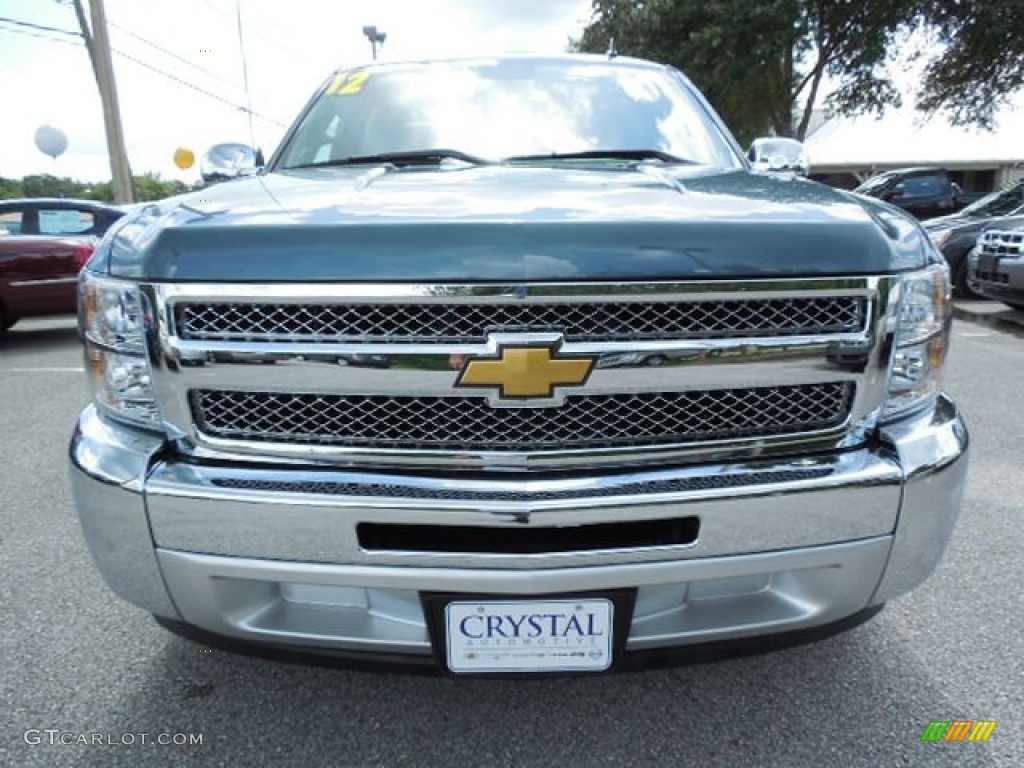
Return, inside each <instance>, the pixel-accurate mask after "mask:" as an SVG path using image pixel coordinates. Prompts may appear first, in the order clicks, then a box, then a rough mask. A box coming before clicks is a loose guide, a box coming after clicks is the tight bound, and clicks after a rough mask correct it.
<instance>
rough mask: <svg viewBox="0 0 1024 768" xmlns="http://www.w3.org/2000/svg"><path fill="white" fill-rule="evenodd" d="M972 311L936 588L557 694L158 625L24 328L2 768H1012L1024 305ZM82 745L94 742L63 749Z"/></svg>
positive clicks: (9, 492) (2, 516) (47, 335)
mask: <svg viewBox="0 0 1024 768" xmlns="http://www.w3.org/2000/svg"><path fill="white" fill-rule="evenodd" d="M966 304H975V303H974V302H969V303H966ZM966 304H965V305H964V306H961V307H959V308H958V314H957V317H958V319H957V320H956V322H955V325H954V334H953V343H952V351H951V356H950V362H949V370H948V376H947V389H948V391H949V392H950V393H951V394H952V395H953V396H954V397H955V398H956V399H957V400H958V402H959V404H960V406H961V408H962V410H963V412H964V414H965V416H966V418H967V420H968V425H969V427H970V429H971V436H972V457H971V468H970V473H969V481H968V488H967V495H966V499H965V502H964V507H963V510H962V513H961V517H960V520H959V523H958V526H957V529H956V534H955V536H954V539H953V541H952V543H951V545H950V548H949V551H948V552H947V554H946V557H945V560H944V561H943V563H942V565H941V566H940V568H939V570H938V571H937V573H936V574H935V575H934V576H933V577H932V578H931V579H930V580H929V581H928V582H926V583H925V584H924V585H923V586H922V587H920V588H919V589H917V590H916V591H915V592H913V593H912V594H910V595H909V596H906V597H904V598H901V599H899V600H896V601H894V602H892V603H891V604H890V605H889V606H887V607H886V609H885V610H884V611H883V612H882V613H881V614H879V615H878V616H877V617H875V618H874V619H873V620H872V621H870V622H868V623H867V624H864V625H862V626H860V627H858V628H856V629H854V630H852V631H850V632H847V633H845V634H842V635H838V636H835V637H833V638H830V639H827V640H823V641H821V642H817V643H814V644H811V645H805V646H800V647H795V648H790V649H787V650H783V651H777V652H773V653H770V654H765V655H760V656H749V657H744V658H738V659H732V660H728V661H720V662H715V663H709V664H699V665H690V666H680V667H674V668H669V669H660V670H653V671H645V672H636V673H626V674H620V675H614V676H608V677H593V678H561V679H559V678H555V679H545V680H452V679H444V678H431V677H420V676H406V675H399V674H390V673H379V672H366V671H352V670H349V669H342V668H325V667H314V666H304V665H300V664H288V663H282V662H273V661H267V660H264V659H258V658H252V657H248V656H239V655H235V654H232V653H228V652H224V651H220V650H211V649H209V648H207V647H205V646H202V645H198V644H195V643H192V642H190V641H187V640H183V639H180V638H178V637H176V636H173V635H170V634H168V633H167V632H165V631H164V630H162V629H161V628H159V627H158V626H157V625H156V624H155V623H154V622H153V621H152V619H151V618H150V617H149V616H148V615H147V614H145V613H143V612H142V611H140V610H138V609H136V608H134V607H132V606H130V605H128V604H126V603H124V602H122V601H120V600H119V599H117V598H115V597H114V595H113V594H111V593H110V592H109V590H108V589H107V588H106V587H105V585H104V584H103V583H102V581H101V580H100V577H99V575H98V573H97V572H96V570H95V568H94V567H93V565H92V562H91V560H90V557H89V554H88V552H87V550H86V548H85V544H84V542H83V539H82V536H81V532H80V530H79V527H78V522H77V519H76V517H75V512H74V508H73V505H72V502H71V496H70V492H69V489H68V483H67V465H66V449H67V440H68V436H69V434H70V431H71V427H72V424H73V422H74V419H75V416H76V414H77V412H78V411H79V409H80V408H81V407H82V406H83V405H84V404H85V403H86V402H87V399H88V394H87V392H86V387H85V381H84V375H83V373H82V372H81V368H82V362H81V353H80V349H79V346H78V341H77V337H76V335H75V331H74V327H73V322H72V321H71V320H70V319H67V320H65V319H57V320H39V321H25V322H23V323H20V324H19V325H18V326H17V327H16V328H15V329H13V330H11V331H10V332H9V333H7V334H5V335H4V336H2V337H0V393H2V396H0V467H2V469H0V574H2V577H0V661H2V666H0V765H4V766H7V765H10V766H148V765H192V764H202V765H204V766H207V765H210V766H213V765H225V766H261V765H294V766H317V765H332V766H376V765H382V766H391V765H405V766H433V765H437V766H446V767H451V766H461V765H474V766H475V765H486V766H492V765H514V766H532V765H537V766H552V765H558V766H576V765H578V766H605V765H607V766H633V765H649V766H666V765H678V766H689V765H694V766H730V767H735V766H786V767H787V768H795V767H799V766H815V767H817V766H842V768H855V767H858V766H865V767H868V766H870V767H871V768H876V766H893V765H901V766H902V765H909V766H918V765H920V766H936V765H939V766H946V765H965V766H967V765H969V766H1007V767H1008V768H1009V767H1011V766H1012V767H1013V768H1019V766H1022V765H1024V641H1022V639H1021V630H1022V621H1021V599H1020V593H1021V587H1020V584H1021V582H1022V580H1024V579H1022V576H1024V573H1022V567H1021V552H1022V551H1024V533H1022V531H1024V526H1022V525H1021V516H1022V513H1024V472H1022V471H1021V469H1020V467H1021V460H1020V452H1021V450H1022V448H1021V443H1020V437H1021V435H1024V390H1022V387H1021V382H1022V379H1024V313H1009V310H1002V309H1001V308H1000V307H999V305H991V304H985V303H981V304H985V306H983V307H982V308H981V310H985V311H981V310H972V309H971V307H966V308H965V306H966ZM995 313H999V314H1000V317H999V318H996V319H993V318H986V317H982V315H986V314H995ZM1007 313H1009V314H1007ZM957 719H967V720H995V721H997V725H996V728H995V730H994V731H993V733H992V735H991V737H990V739H989V740H988V742H986V743H922V742H921V740H920V739H921V734H922V732H923V731H924V729H925V727H926V726H927V725H928V723H929V721H932V720H957ZM47 731H50V732H51V733H47ZM79 734H83V735H85V739H86V740H87V741H100V742H102V743H72V744H61V743H60V741H61V740H64V741H74V742H80V741H81V737H80V736H79ZM143 734H145V737H143ZM179 734H183V735H184V736H183V737H180V736H179ZM161 735H164V736H163V737H161ZM197 735H198V736H199V737H200V738H201V743H199V744H187V743H186V744H183V745H181V744H174V743H171V744H167V745H161V744H157V743H155V742H156V741H157V740H158V739H159V738H164V739H165V740H171V741H174V740H179V741H180V740H181V738H185V739H186V740H188V739H190V738H191V739H193V740H195V738H196V736H197ZM51 740H52V741H55V742H57V743H54V744H51V743H49V742H50V741H51ZM30 742H37V743H30ZM110 742H113V743H110ZM125 742H133V743H125ZM143 742H146V743H143Z"/></svg>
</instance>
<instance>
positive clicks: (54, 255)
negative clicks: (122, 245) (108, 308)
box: [0, 198, 124, 332]
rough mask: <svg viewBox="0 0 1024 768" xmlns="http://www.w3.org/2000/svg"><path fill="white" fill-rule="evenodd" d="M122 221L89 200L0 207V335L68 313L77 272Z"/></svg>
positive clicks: (17, 202) (24, 201) (112, 211)
mask: <svg viewBox="0 0 1024 768" xmlns="http://www.w3.org/2000/svg"><path fill="white" fill-rule="evenodd" d="M122 215H124V212H123V211H122V210H121V209H120V208H116V207H114V206H110V205H105V204H103V203H97V202H93V201H90V200H65V199H48V198H34V199H19V200H3V201H0V332H2V331H5V330H7V329H8V328H10V327H11V326H12V325H14V324H15V323H16V322H17V321H18V319H19V318H22V317H28V316H34V315H57V314H69V313H73V312H74V311H75V305H76V301H77V296H78V289H77V279H78V272H79V270H80V269H81V268H82V265H84V264H85V262H86V261H87V260H88V259H89V257H90V256H91V255H92V252H93V250H94V249H95V247H96V245H97V243H98V242H99V239H100V237H102V236H103V233H105V232H106V231H107V229H108V228H109V227H110V225H111V224H113V223H114V222H115V221H117V219H119V218H120V217H121V216H122Z"/></svg>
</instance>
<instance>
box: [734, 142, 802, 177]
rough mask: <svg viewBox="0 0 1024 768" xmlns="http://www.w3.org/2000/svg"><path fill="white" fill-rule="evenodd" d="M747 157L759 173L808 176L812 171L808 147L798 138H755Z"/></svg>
mask: <svg viewBox="0 0 1024 768" xmlns="http://www.w3.org/2000/svg"><path fill="white" fill-rule="evenodd" d="M747 157H748V158H749V159H750V163H751V165H752V166H753V168H754V170H755V171H756V172H758V173H781V174H796V175H797V176H806V175H807V174H809V173H810V172H811V163H810V160H808V158H807V149H806V148H805V147H804V145H803V143H801V142H799V141H797V140H796V139H785V138H780V137H777V136H775V137H770V138H763V139H754V143H753V144H751V145H750V150H749V152H747Z"/></svg>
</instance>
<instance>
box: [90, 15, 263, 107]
mask: <svg viewBox="0 0 1024 768" xmlns="http://www.w3.org/2000/svg"><path fill="white" fill-rule="evenodd" d="M107 24H109V25H110V26H112V27H114V28H115V29H118V30H120V31H121V32H123V33H125V34H126V35H128V36H129V37H133V38H135V39H136V40H138V41H139V42H140V43H143V44H145V45H148V46H149V47H150V48H153V49H155V50H157V51H160V53H162V54H164V55H165V56H170V57H171V58H172V59H174V60H176V61H180V62H181V63H182V64H187V65H188V66H190V67H192V68H193V69H196V70H198V71H200V72H202V73H203V74H205V75H208V76H209V77H212V78H214V79H216V80H220V81H221V82H222V83H225V84H227V85H230V86H231V87H232V88H237V89H238V90H240V91H241V90H244V89H243V88H242V86H240V85H238V84H237V83H234V82H232V81H231V80H228V79H227V78H226V77H222V76H221V75H218V74H217V73H216V72H211V71H210V70H209V69H206V68H205V67H201V66H199V65H198V64H196V63H195V62H192V61H189V60H188V59H186V58H185V57H184V56H179V55H178V54H176V53H175V52H174V51H169V50H168V49H166V48H164V47H163V46H162V45H159V44H157V43H154V42H153V41H152V40H148V39H146V38H145V37H143V36H142V35H139V34H136V33H135V32H132V31H131V30H130V29H128V28H126V27H122V26H121V25H120V24H118V23H116V22H114V21H111V20H110V19H107Z"/></svg>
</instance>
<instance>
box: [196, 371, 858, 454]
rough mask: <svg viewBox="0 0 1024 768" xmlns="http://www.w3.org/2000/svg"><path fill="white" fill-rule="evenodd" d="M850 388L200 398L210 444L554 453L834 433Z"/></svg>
mask: <svg viewBox="0 0 1024 768" xmlns="http://www.w3.org/2000/svg"><path fill="white" fill-rule="evenodd" d="M853 392H854V387H853V384H852V383H849V382H843V383H835V382H832V383H824V384H802V385H797V386H784V387H756V388H748V389H720V390H710V391H702V392H660V393H641V394H616V395H593V396H577V397H567V398H566V400H565V403H564V404H563V405H562V406H561V407H552V408H492V407H491V406H490V405H488V403H487V401H486V400H485V399H483V398H476V397H405V396H402V397H398V396H386V395H323V394H291V393H272V392H236V391H224V390H197V391H193V392H191V393H190V400H191V406H192V413H193V418H194V419H195V422H196V425H197V426H198V427H199V429H200V431H202V432H203V433H204V434H206V435H208V436H212V437H218V438H224V439H234V440H254V441H269V442H279V443H302V444H313V445H327V446H346V447H369V448H394V449H404V450H415V449H427V450H431V449H434V450H446V451H452V450H475V451H481V450H486V451H552V450H560V449H578V448H601V447H614V446H635V445H657V444H670V443H688V442H699V441H705V440H720V439H730V438H732V439H737V438H740V439H742V438H752V437H761V436H770V435H783V434H795V433H802V432H812V431H818V430H824V429H832V428H837V427H839V426H841V425H842V424H843V423H844V422H845V421H846V419H847V416H848V414H849V411H850V407H851V404H852V400H853Z"/></svg>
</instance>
